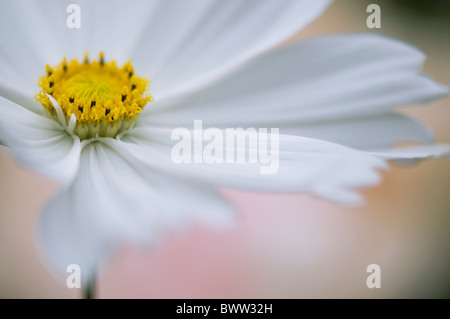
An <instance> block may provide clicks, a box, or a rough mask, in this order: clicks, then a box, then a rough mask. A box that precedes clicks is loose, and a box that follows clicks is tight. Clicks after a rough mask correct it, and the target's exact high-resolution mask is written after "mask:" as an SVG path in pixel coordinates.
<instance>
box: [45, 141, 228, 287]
mask: <svg viewBox="0 0 450 319" xmlns="http://www.w3.org/2000/svg"><path fill="white" fill-rule="evenodd" d="M105 140H110V139H105ZM231 217H233V214H232V211H231V209H230V207H229V206H228V205H227V204H226V203H225V202H224V201H223V200H222V199H221V198H220V197H219V196H218V195H217V194H215V193H214V192H213V191H211V190H207V189H204V188H202V187H200V186H199V187H196V185H195V184H191V183H187V182H183V181H176V180H173V179H172V178H170V177H169V176H162V175H160V174H159V173H157V172H151V171H149V170H148V169H142V166H140V164H139V163H137V162H136V161H134V162H128V160H127V159H126V158H124V157H122V155H119V154H118V153H116V152H115V151H114V150H113V149H111V148H110V147H108V146H105V145H104V144H102V142H95V143H91V144H88V145H87V146H86V147H85V148H84V149H83V151H82V154H81V163H80V170H79V174H78V175H77V177H76V179H75V180H74V183H73V184H72V185H71V186H70V187H69V188H67V189H64V190H62V192H61V193H60V194H58V195H57V196H56V197H55V198H54V199H53V200H52V201H51V203H50V204H49V205H48V207H47V208H46V210H45V213H44V215H43V217H42V219H41V223H40V235H41V238H42V243H43V247H44V250H45V252H46V253H47V254H48V256H49V257H50V260H51V262H52V263H53V265H54V266H55V267H56V268H57V269H58V270H60V271H61V272H62V273H64V271H65V269H66V267H67V265H69V264H78V265H80V266H81V269H82V273H83V274H85V275H86V276H87V277H85V280H86V279H89V278H90V277H91V276H92V275H93V274H94V272H95V270H96V267H97V265H98V264H99V263H100V262H101V261H103V260H104V259H105V258H107V257H108V256H109V255H110V254H111V252H113V251H114V250H115V249H116V247H117V245H119V244H122V243H125V242H131V243H135V244H147V243H149V242H151V241H152V240H154V239H155V238H157V237H159V236H160V235H161V234H162V232H163V231H165V230H167V229H184V228H185V227H183V226H185V224H186V223H190V222H193V221H195V222H203V223H206V224H209V225H215V226H223V225H224V224H226V223H229V222H230V220H231Z"/></svg>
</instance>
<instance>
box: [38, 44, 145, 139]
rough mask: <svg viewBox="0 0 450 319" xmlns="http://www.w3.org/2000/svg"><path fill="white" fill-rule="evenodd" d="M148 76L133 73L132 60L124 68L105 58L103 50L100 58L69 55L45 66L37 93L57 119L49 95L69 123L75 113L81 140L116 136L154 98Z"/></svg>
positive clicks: (76, 128) (58, 118)
mask: <svg viewBox="0 0 450 319" xmlns="http://www.w3.org/2000/svg"><path fill="white" fill-rule="evenodd" d="M149 82H150V81H149V80H148V79H146V78H141V77H138V76H136V75H135V74H134V70H133V66H132V64H131V62H127V63H125V64H124V65H123V66H122V67H121V68H119V67H117V65H116V62H115V61H114V60H113V61H110V62H106V61H105V60H104V55H103V52H101V53H100V58H99V60H98V61H92V62H89V59H88V55H87V54H85V57H84V61H83V62H79V61H78V60H77V59H72V60H71V61H70V63H67V60H66V58H64V59H63V61H62V62H61V63H59V64H58V65H56V66H54V67H51V66H49V65H47V66H46V74H45V75H43V76H41V77H40V78H39V83H38V84H39V86H40V87H41V88H42V90H41V91H40V92H39V94H37V95H36V96H35V98H36V100H38V101H39V102H41V104H42V105H43V106H44V108H45V109H46V110H47V111H48V114H49V115H50V116H52V117H53V118H55V119H57V120H61V119H60V117H58V114H57V113H58V112H57V110H56V109H55V106H54V105H53V103H52V102H51V101H50V99H49V98H48V96H47V94H48V95H50V96H52V97H53V98H54V99H55V100H56V101H57V102H58V104H59V106H60V108H61V110H62V113H63V115H64V117H65V120H66V121H67V123H68V122H69V121H70V119H71V117H73V116H72V115H75V117H76V124H75V126H74V127H73V133H74V134H76V135H78V136H79V137H80V139H81V140H83V139H88V138H93V137H96V136H102V137H104V136H110V137H115V136H116V135H117V134H119V133H120V132H122V131H123V130H125V129H128V128H129V127H130V126H131V125H132V124H133V123H134V121H135V120H136V118H137V115H138V114H139V113H140V112H141V111H142V109H143V107H144V106H145V105H146V104H147V102H151V101H153V98H152V96H151V95H150V94H149V93H146V94H145V92H146V91H147V90H148V84H149Z"/></svg>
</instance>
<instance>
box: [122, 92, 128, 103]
mask: <svg viewBox="0 0 450 319" xmlns="http://www.w3.org/2000/svg"><path fill="white" fill-rule="evenodd" d="M126 99H127V95H126V94H125V95H123V94H122V102H124V101H125V100H126Z"/></svg>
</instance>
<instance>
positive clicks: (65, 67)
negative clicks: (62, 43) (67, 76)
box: [63, 64, 67, 72]
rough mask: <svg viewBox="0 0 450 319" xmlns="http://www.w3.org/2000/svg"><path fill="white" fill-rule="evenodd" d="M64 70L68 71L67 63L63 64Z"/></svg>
mask: <svg viewBox="0 0 450 319" xmlns="http://www.w3.org/2000/svg"><path fill="white" fill-rule="evenodd" d="M63 70H64V72H66V71H67V65H66V64H64V65H63Z"/></svg>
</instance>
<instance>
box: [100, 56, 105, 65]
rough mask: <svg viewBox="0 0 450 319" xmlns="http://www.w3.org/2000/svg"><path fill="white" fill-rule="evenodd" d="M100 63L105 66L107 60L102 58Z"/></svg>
mask: <svg viewBox="0 0 450 319" xmlns="http://www.w3.org/2000/svg"><path fill="white" fill-rule="evenodd" d="M100 65H101V66H104V65H105V60H104V59H103V58H100Z"/></svg>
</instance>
